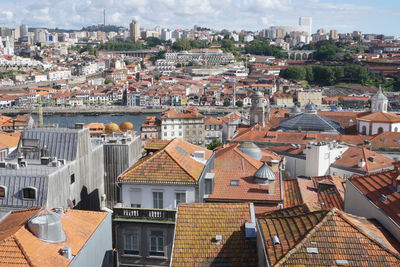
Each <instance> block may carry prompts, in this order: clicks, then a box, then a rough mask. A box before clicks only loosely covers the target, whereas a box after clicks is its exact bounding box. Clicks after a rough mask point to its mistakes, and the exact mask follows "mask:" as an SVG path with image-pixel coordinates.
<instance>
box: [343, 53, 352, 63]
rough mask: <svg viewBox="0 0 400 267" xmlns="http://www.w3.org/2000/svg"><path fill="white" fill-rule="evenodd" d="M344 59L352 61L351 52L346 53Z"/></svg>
mask: <svg viewBox="0 0 400 267" xmlns="http://www.w3.org/2000/svg"><path fill="white" fill-rule="evenodd" d="M343 60H344V61H347V62H351V61H353V57H352V56H351V55H350V54H349V53H346V54H345V55H344V56H343Z"/></svg>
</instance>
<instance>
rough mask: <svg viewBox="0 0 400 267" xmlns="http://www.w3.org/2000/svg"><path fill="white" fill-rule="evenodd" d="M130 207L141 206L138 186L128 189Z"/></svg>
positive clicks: (140, 194) (140, 192)
mask: <svg viewBox="0 0 400 267" xmlns="http://www.w3.org/2000/svg"><path fill="white" fill-rule="evenodd" d="M130 199H131V208H141V203H142V190H141V189H140V188H132V189H130Z"/></svg>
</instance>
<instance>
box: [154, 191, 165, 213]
mask: <svg viewBox="0 0 400 267" xmlns="http://www.w3.org/2000/svg"><path fill="white" fill-rule="evenodd" d="M154 193H157V194H160V193H161V194H162V195H161V196H162V198H161V204H162V205H161V208H160V207H155V205H154V204H155V201H156V200H155V199H154ZM152 198H153V209H164V191H162V190H153V191H152ZM157 201H160V200H159V199H158V200H157ZM158 204H160V203H159V202H158V203H157V206H158Z"/></svg>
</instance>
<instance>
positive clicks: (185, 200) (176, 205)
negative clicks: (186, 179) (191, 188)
mask: <svg viewBox="0 0 400 267" xmlns="http://www.w3.org/2000/svg"><path fill="white" fill-rule="evenodd" d="M178 194H185V196H184V201H181V199H179V201H178ZM186 202H187V194H186V191H175V208H178V205H179V203H186Z"/></svg>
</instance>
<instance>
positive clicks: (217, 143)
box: [207, 138, 223, 150]
mask: <svg viewBox="0 0 400 267" xmlns="http://www.w3.org/2000/svg"><path fill="white" fill-rule="evenodd" d="M222 145H223V143H222V142H221V140H219V139H218V138H215V139H214V140H212V142H211V143H210V144H209V145H208V146H207V149H209V150H213V149H214V148H216V147H219V146H222Z"/></svg>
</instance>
